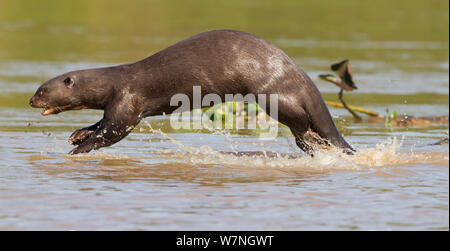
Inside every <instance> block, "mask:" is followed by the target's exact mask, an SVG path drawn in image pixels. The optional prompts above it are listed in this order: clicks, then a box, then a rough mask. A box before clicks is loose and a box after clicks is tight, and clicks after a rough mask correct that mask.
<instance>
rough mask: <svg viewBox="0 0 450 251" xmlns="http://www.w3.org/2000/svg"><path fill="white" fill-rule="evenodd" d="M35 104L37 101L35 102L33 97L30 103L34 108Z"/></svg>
mask: <svg viewBox="0 0 450 251" xmlns="http://www.w3.org/2000/svg"><path fill="white" fill-rule="evenodd" d="M34 102H35V101H34V96H33V97H31V98H30V102H29V103H30V105H31V106H34Z"/></svg>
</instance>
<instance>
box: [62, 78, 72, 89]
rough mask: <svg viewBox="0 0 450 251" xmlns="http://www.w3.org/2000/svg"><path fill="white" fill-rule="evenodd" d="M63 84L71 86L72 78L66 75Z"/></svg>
mask: <svg viewBox="0 0 450 251" xmlns="http://www.w3.org/2000/svg"><path fill="white" fill-rule="evenodd" d="M64 84H66V86H67V87H69V88H72V87H73V84H74V81H73V79H72V78H70V77H67V78H66V79H64Z"/></svg>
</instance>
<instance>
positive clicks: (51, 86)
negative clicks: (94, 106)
mask: <svg viewBox="0 0 450 251" xmlns="http://www.w3.org/2000/svg"><path fill="white" fill-rule="evenodd" d="M81 82H82V80H81V79H79V78H78V76H77V74H76V73H66V74H63V75H61V76H58V77H55V78H53V79H50V80H49V81H47V82H45V83H44V84H42V85H41V86H40V87H39V88H38V89H37V91H36V93H35V94H34V96H33V97H31V99H30V105H31V106H32V107H34V108H43V111H42V113H41V114H42V115H43V116H46V115H50V114H58V113H60V112H62V111H66V110H79V109H83V108H87V107H85V106H84V105H83V104H82V102H81V97H79V95H77V93H80V91H81V88H82V86H83V84H82V83H81Z"/></svg>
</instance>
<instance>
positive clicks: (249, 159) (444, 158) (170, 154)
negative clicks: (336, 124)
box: [150, 127, 449, 172]
mask: <svg viewBox="0 0 450 251" xmlns="http://www.w3.org/2000/svg"><path fill="white" fill-rule="evenodd" d="M150 131H151V132H152V133H156V134H159V135H161V136H163V137H166V138H167V139H169V140H171V141H172V143H174V144H176V145H178V146H179V148H178V149H177V150H165V151H164V152H152V153H153V154H155V155H157V156H159V157H160V158H164V159H170V160H171V161H173V162H179V163H186V162H188V163H191V164H203V165H204V164H216V165H223V166H226V167H253V168H283V169H294V170H302V171H311V172H317V171H319V172H324V171H332V170H370V169H384V168H393V167H398V166H404V165H408V164H424V163H429V164H436V165H443V166H448V164H449V163H448V162H449V161H448V159H449V158H448V155H449V153H448V152H446V153H442V152H435V153H431V152H414V151H412V150H411V151H410V152H405V151H401V150H400V149H401V147H402V144H403V139H402V140H398V139H397V138H389V139H387V140H386V142H383V143H380V144H377V145H376V146H375V147H370V148H363V149H359V150H358V152H357V153H355V154H354V155H347V154H345V153H343V152H342V149H338V148H331V149H321V150H317V151H316V152H315V154H314V155H315V156H314V157H311V156H309V155H306V154H303V155H299V154H297V153H293V154H286V153H278V152H273V151H271V152H268V151H261V152H237V151H232V152H222V151H217V150H214V149H212V148H211V147H210V146H205V145H203V146H200V147H192V146H186V145H184V144H183V143H182V142H180V141H178V140H175V139H173V138H171V137H170V136H168V135H167V134H165V133H163V132H162V131H161V130H155V129H152V128H151V127H150Z"/></svg>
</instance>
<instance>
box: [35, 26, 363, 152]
mask: <svg viewBox="0 0 450 251" xmlns="http://www.w3.org/2000/svg"><path fill="white" fill-rule="evenodd" d="M194 85H199V86H201V89H202V93H205V94H207V93H215V94H217V95H219V96H220V97H222V98H223V97H224V95H225V94H237V93H240V94H242V95H246V94H248V93H253V94H255V95H256V94H275V93H276V94H278V121H280V122H281V123H283V124H285V125H287V126H288V127H289V128H290V129H291V131H292V133H293V134H294V136H295V139H296V143H297V145H298V146H299V147H300V148H301V149H302V150H303V151H305V152H307V153H310V154H312V151H313V149H312V148H311V146H309V145H308V144H307V142H306V141H305V138H304V135H305V133H306V132H307V131H308V130H309V129H311V130H312V131H314V132H316V133H317V134H319V135H320V136H321V137H322V138H324V139H326V141H324V142H325V143H326V144H332V145H334V146H336V147H339V148H342V149H344V150H345V151H346V152H347V153H351V152H353V151H354V150H353V149H352V147H351V146H350V145H349V144H348V143H347V142H346V141H345V140H344V139H343V137H342V136H341V134H340V133H339V131H338V130H337V128H336V126H335V124H334V122H333V120H332V118H331V115H330V113H329V111H328V109H327V107H326V105H325V103H324V100H323V98H322V96H321V94H320V92H319V90H318V89H317V87H316V86H315V85H314V83H313V82H312V80H311V79H310V78H309V77H308V76H307V75H306V74H305V72H303V70H302V69H301V68H300V67H299V66H297V65H296V63H295V62H294V61H293V60H292V59H290V58H289V57H288V56H287V55H286V54H285V53H284V52H283V51H281V49H279V48H277V47H276V46H275V45H273V44H271V43H270V42H268V41H266V40H264V39H261V38H258V37H256V36H254V35H251V34H249V33H245V32H241V31H234V30H216V31H208V32H204V33H200V34H197V35H195V36H192V37H190V38H187V39H185V40H183V41H181V42H178V43H176V44H174V45H172V46H170V47H168V48H166V49H164V50H162V51H160V52H158V53H156V54H154V55H152V56H150V57H148V58H146V59H143V60H141V61H138V62H136V63H131V64H124V65H118V66H113V67H105V68H98V69H87V70H79V71H73V72H69V73H65V74H62V75H60V76H57V77H55V78H53V79H50V80H48V81H47V82H45V83H44V84H42V86H40V87H39V89H38V90H37V91H36V93H35V95H34V96H33V97H32V98H31V99H30V105H31V106H32V107H35V108H43V109H44V110H43V112H42V115H44V116H45V115H49V114H57V113H59V112H62V111H67V110H77V109H101V110H104V116H103V118H102V119H101V120H100V121H98V122H97V123H95V124H94V125H91V126H89V127H86V128H82V129H78V130H76V131H75V132H74V133H73V134H72V135H71V136H70V138H69V143H71V144H73V145H77V147H76V148H74V149H72V151H70V153H69V154H78V153H87V152H89V151H91V150H93V149H99V148H101V147H105V146H110V145H112V144H114V143H116V142H118V141H120V140H121V139H123V138H124V137H126V136H127V135H128V134H129V133H130V132H131V130H132V129H133V128H134V127H135V126H136V125H137V124H138V123H139V121H140V120H141V119H142V118H145V117H148V116H153V115H161V114H164V113H165V114H170V113H171V112H173V111H174V110H175V109H176V108H177V107H174V106H170V99H171V97H172V96H173V95H174V94H177V93H184V94H186V95H187V96H189V97H190V98H191V99H192V93H193V86H194ZM222 100H223V99H222ZM191 104H192V102H191ZM269 115H270V114H269Z"/></svg>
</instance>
